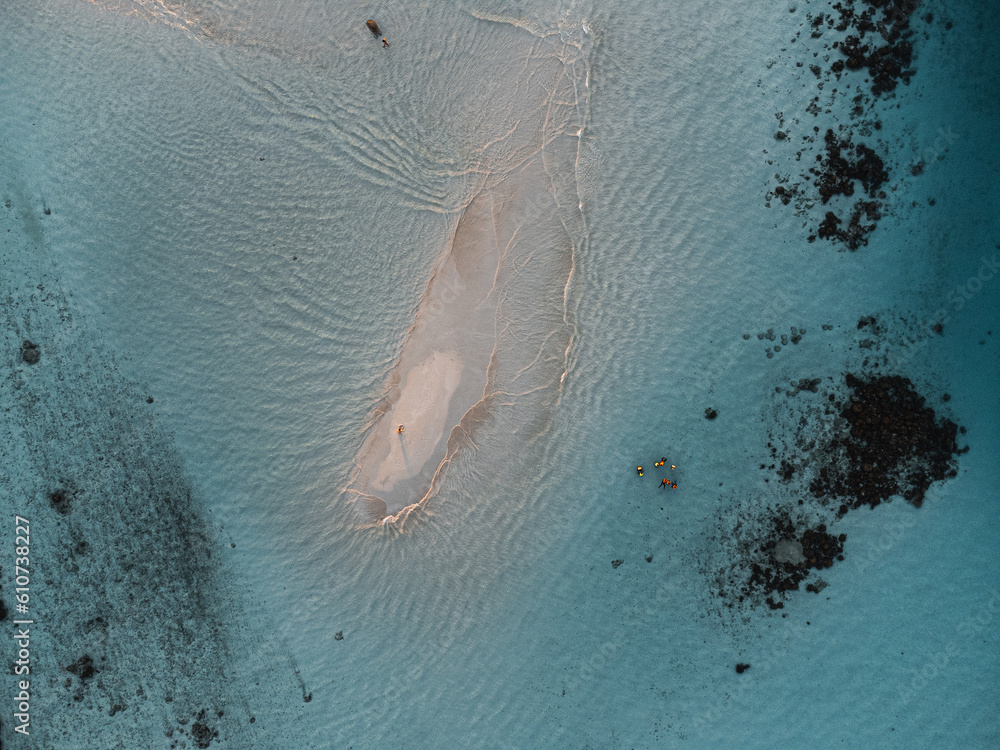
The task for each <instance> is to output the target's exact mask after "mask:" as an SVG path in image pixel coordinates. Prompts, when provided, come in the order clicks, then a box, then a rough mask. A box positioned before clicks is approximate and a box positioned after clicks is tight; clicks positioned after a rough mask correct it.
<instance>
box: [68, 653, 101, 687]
mask: <svg viewBox="0 0 1000 750" xmlns="http://www.w3.org/2000/svg"><path fill="white" fill-rule="evenodd" d="M66 671H67V672H72V673H73V674H75V675H76V676H77V677H79V678H80V680H81V681H83V682H86V681H87V680H89V679H90V678H91V677H93V676H94V675H95V674H97V673H98V672H99V671H100V670H98V669H97V667H95V666H94V662H93V660H92V659H91V658H90V656H88V655H87V654H84V655H83V656H81V657H80V658H79V659H77V660H76V661H75V662H74V663H73V664H70V665H69V666H68V667H66Z"/></svg>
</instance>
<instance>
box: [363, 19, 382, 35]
mask: <svg viewBox="0 0 1000 750" xmlns="http://www.w3.org/2000/svg"><path fill="white" fill-rule="evenodd" d="M365 26H367V27H368V30H369V31H370V32H371V33H372V36H382V29H380V28H379V27H378V24H377V23H375V22H374V21H373V20H372V19H370V18H369V19H368V20H367V21H365Z"/></svg>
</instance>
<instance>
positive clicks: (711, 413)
mask: <svg viewBox="0 0 1000 750" xmlns="http://www.w3.org/2000/svg"><path fill="white" fill-rule="evenodd" d="M717 416H719V412H717V411H716V410H715V409H713V408H712V407H709V408H707V409H705V419H715V418H716V417H717Z"/></svg>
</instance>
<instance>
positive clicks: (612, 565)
mask: <svg viewBox="0 0 1000 750" xmlns="http://www.w3.org/2000/svg"><path fill="white" fill-rule="evenodd" d="M623 562H625V561H624V560H612V561H611V567H612V568H615V569H616V570H617V569H618V566H619V565H621V564H622V563H623Z"/></svg>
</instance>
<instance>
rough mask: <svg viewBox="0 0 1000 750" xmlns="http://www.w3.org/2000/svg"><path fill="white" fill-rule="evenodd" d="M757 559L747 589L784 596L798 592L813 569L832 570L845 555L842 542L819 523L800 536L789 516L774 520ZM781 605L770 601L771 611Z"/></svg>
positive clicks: (780, 516)
mask: <svg viewBox="0 0 1000 750" xmlns="http://www.w3.org/2000/svg"><path fill="white" fill-rule="evenodd" d="M759 551H760V555H759V556H758V560H757V561H756V562H753V563H751V564H750V579H749V582H748V587H749V588H750V589H756V590H758V591H760V592H761V593H763V594H773V593H777V594H779V595H782V594H784V593H785V592H787V591H797V590H798V588H799V584H800V583H801V582H802V581H803V580H804V579H805V578H807V577H808V576H809V575H810V573H809V571H810V570H813V569H816V570H822V569H824V568H829V567H831V566H832V565H833V563H834V562H835V561H836V560H837V559H838V556H841V555H843V552H844V547H843V544H842V543H841V542H840V540H839V539H838V538H837V537H835V536H834V535H833V534H829V533H827V531H826V525H825V524H820V525H819V526H817V527H816V528H814V529H810V528H807V529H805V530H804V531H802V532H801V534H799V533H798V532H797V531H796V527H795V524H794V523H793V522H792V521H791V520H790V519H789V518H788V517H787V516H786V515H781V514H779V515H776V516H775V517H774V518H773V519H772V526H771V533H770V534H769V538H768V539H766V540H765V541H764V542H763V544H761V546H760V549H759ZM779 604H780V602H773V598H772V599H771V600H770V601H769V606H771V608H772V609H781V607H780V606H778V605H779Z"/></svg>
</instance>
